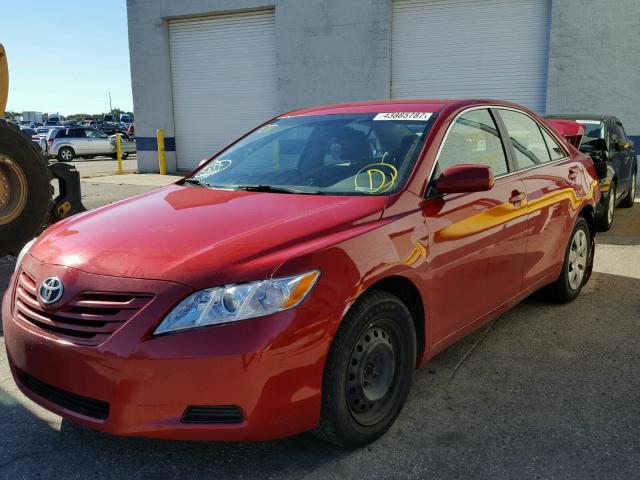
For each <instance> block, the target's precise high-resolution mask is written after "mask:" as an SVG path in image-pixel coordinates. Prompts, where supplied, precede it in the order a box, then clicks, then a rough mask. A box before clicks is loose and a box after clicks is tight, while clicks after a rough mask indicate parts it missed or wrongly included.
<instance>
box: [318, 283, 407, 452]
mask: <svg viewBox="0 0 640 480" xmlns="http://www.w3.org/2000/svg"><path fill="white" fill-rule="evenodd" d="M415 362H416V334H415V329H414V326H413V320H412V318H411V314H410V313H409V310H408V309H407V307H406V306H405V305H404V304H403V303H402V302H401V301H400V300H399V299H398V298H397V297H395V296H394V295H391V294H389V293H386V292H380V291H371V292H369V293H366V294H365V295H364V296H363V297H362V298H361V299H360V300H358V302H357V303H356V304H355V305H354V306H353V307H352V308H351V310H350V311H349V313H348V314H347V315H346V316H345V318H344V320H343V321H342V324H341V325H340V328H339V329H338V332H337V333H336V336H335V338H334V340H333V343H332V345H331V349H330V351H329V355H328V357H327V362H326V364H325V368H324V376H323V382H322V409H321V412H320V424H319V426H318V428H317V429H316V430H314V432H313V433H314V434H315V435H317V436H318V437H320V438H322V439H324V440H326V441H328V442H331V443H333V444H336V445H339V446H344V447H360V446H363V445H366V444H368V443H370V442H372V441H374V440H376V439H377V438H379V437H380V436H381V435H383V434H384V433H385V432H386V431H387V430H388V429H389V427H390V426H391V425H392V424H393V422H394V421H395V419H396V417H397V416H398V414H399V413H400V411H401V410H402V407H403V406H404V403H405V401H406V399H407V396H408V394H409V390H410V388H411V383H412V380H413V372H414V370H415Z"/></svg>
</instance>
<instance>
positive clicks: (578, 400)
mask: <svg viewBox="0 0 640 480" xmlns="http://www.w3.org/2000/svg"><path fill="white" fill-rule="evenodd" d="M94 161H95V160H94ZM90 185H92V184H91V180H90V179H88V180H85V182H83V187H86V188H95V190H94V193H95V192H98V191H100V189H102V190H103V191H104V192H106V193H105V198H104V199H102V200H100V201H102V202H103V203H106V202H108V201H112V200H113V199H114V198H116V197H118V196H121V197H125V196H129V195H130V194H132V193H138V192H131V190H130V187H131V185H120V186H119V187H121V190H117V189H115V187H113V186H109V187H108V188H107V187H105V185H104V184H95V185H97V186H94V187H89V186H90ZM137 187H138V188H139V189H141V190H144V189H147V190H148V189H150V188H153V187H151V186H144V185H142V186H140V185H138V186H137ZM85 193H86V195H93V194H92V193H90V190H86V192H85ZM87 203H89V202H87ZM94 203H95V200H94ZM91 206H96V205H91ZM616 216H617V218H616V221H615V224H614V227H613V229H612V230H611V231H610V232H608V233H607V234H601V235H599V237H598V250H597V254H596V265H595V273H594V275H593V277H592V279H591V281H590V283H589V284H588V286H587V287H586V288H585V290H584V291H583V293H582V294H581V295H580V297H579V298H578V299H577V300H576V301H575V302H573V303H571V304H569V305H562V306H557V305H549V304H548V303H546V302H545V300H544V299H543V298H542V297H541V296H540V295H534V296H532V297H531V298H529V299H527V300H526V301H525V302H523V303H522V304H521V305H519V306H518V307H516V308H515V309H513V310H512V311H510V312H508V313H506V314H504V315H502V316H500V317H499V318H498V319H497V320H496V321H495V322H493V323H492V324H491V325H489V326H487V327H486V328H484V329H482V330H480V331H478V332H476V333H475V334H473V335H471V336H470V337H468V338H467V339H465V340H463V341H461V342H460V343H458V344H457V345H455V346H453V347H451V348H449V349H448V350H446V351H444V352H443V353H442V354H440V355H438V356H437V357H436V358H435V359H434V360H433V361H432V362H431V363H430V364H428V365H426V366H425V367H423V368H422V369H421V370H419V371H418V372H417V373H416V377H415V383H414V388H413V391H412V394H411V396H410V399H409V402H408V403H407V405H406V407H405V409H404V410H403V412H402V414H401V415H400V417H399V419H398V421H397V422H396V424H395V425H394V426H393V427H392V429H391V430H390V431H389V432H388V434H387V435H386V436H384V437H383V438H382V439H381V440H379V441H378V442H376V443H374V444H373V445H371V446H370V447H368V448H365V449H361V450H357V451H344V450H340V449H337V448H334V447H332V446H329V445H327V444H325V443H323V442H321V441H319V440H316V439H315V438H314V437H313V436H311V435H309V434H304V435H299V436H297V437H294V438H290V439H285V440H281V441H274V442H264V443H253V444H224V443H187V442H172V441H153V440H146V439H132V438H116V437H111V436H107V435H104V434H100V433H96V432H93V431H90V430H87V429H85V428H81V427H78V426H74V425H73V424H71V423H70V422H67V421H62V420H61V419H60V418H59V417H57V416H55V415H53V414H50V413H48V412H47V411H46V410H44V409H42V408H40V407H38V406H36V405H35V404H33V403H32V402H31V401H29V400H27V399H26V398H25V397H24V396H23V395H21V394H20V393H19V392H18V390H17V388H16V387H15V385H14V383H13V381H12V379H11V377H10V373H9V370H8V366H7V362H6V354H5V351H4V339H3V338H2V337H1V336H0V343H1V344H2V345H0V425H1V426H2V436H1V437H0V478H7V479H17V478H87V477H91V478H107V477H109V478H112V477H125V476H126V477H127V478H169V477H171V478H204V477H206V478H224V479H230V478H277V479H285V478H296V479H298V478H308V479H323V480H325V479H327V478H374V477H375V478H428V477H433V478H465V479H467V478H518V479H520V478H576V479H585V478H594V479H595V478H597V479H602V478H638V477H640V435H638V432H639V431H640V415H639V412H640V325H639V323H640V204H638V199H637V200H636V206H635V208H634V209H631V210H623V209H619V210H617V211H616ZM12 268H13V266H12V265H11V264H10V263H4V264H2V263H0V291H2V290H4V288H5V285H6V282H7V281H8V276H9V273H10V271H11V270H12ZM461 295H464V292H461Z"/></svg>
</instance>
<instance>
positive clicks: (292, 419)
mask: <svg viewBox="0 0 640 480" xmlns="http://www.w3.org/2000/svg"><path fill="white" fill-rule="evenodd" d="M24 264H28V265H29V268H31V269H32V273H31V274H32V275H33V276H34V277H36V278H38V279H40V280H41V279H42V278H43V277H44V278H46V276H50V275H54V274H55V275H57V276H59V277H60V278H62V279H63V281H65V279H75V280H71V281H70V284H71V287H72V288H73V285H83V286H85V285H86V286H88V287H87V288H86V289H87V290H91V291H96V290H100V288H98V287H99V286H100V285H102V286H103V287H105V286H106V287H109V284H110V283H111V282H114V281H116V282H117V283H118V286H119V288H120V291H123V288H124V289H125V290H124V291H139V290H140V288H142V285H141V283H140V282H144V283H145V284H146V285H147V286H146V288H152V289H154V290H156V291H159V292H162V297H161V296H160V295H158V298H156V299H154V301H152V302H151V303H150V304H149V305H148V306H147V307H145V308H143V309H142V310H141V311H140V312H139V313H138V314H137V315H136V316H134V317H133V318H132V319H131V320H129V321H128V322H127V323H125V324H124V325H123V326H122V327H121V328H120V329H119V330H117V331H116V332H115V333H113V334H112V335H111V336H110V337H109V338H108V339H107V340H106V341H104V342H103V343H101V344H100V345H98V346H82V345H77V344H73V343H71V342H68V341H62V340H60V339H59V338H55V336H54V335H51V334H50V332H44V331H40V330H39V329H38V328H37V327H35V326H33V325H30V324H28V323H27V322H25V321H23V320H22V319H21V318H18V317H17V316H15V315H14V313H15V311H14V309H13V298H14V294H15V290H16V286H15V284H16V279H15V278H14V279H12V284H11V287H10V288H9V289H8V290H7V292H6V293H5V296H4V302H3V306H2V320H3V328H4V336H5V343H6V348H7V353H8V357H9V362H10V366H11V371H12V373H13V376H14V379H15V380H16V383H17V385H18V386H19V388H20V389H21V390H22V392H23V393H24V394H25V395H26V396H28V397H29V398H31V399H32V400H33V401H35V402H36V403H38V404H40V405H42V406H43V407H45V408H46V409H48V410H50V411H52V412H55V413H57V414H59V415H61V416H63V417H65V418H68V419H70V420H72V421H74V422H77V423H80V424H83V425H86V426H88V427H91V428H94V429H97V430H100V431H103V432H107V433H111V434H116V435H135V436H146V437H156V438H172V439H193V440H266V439H272V438H279V437H284V436H288V435H293V434H296V433H300V432H303V431H307V430H310V429H312V428H314V427H315V426H317V424H318V421H319V414H320V400H321V395H320V388H321V383H322V370H323V367H324V359H325V356H326V353H327V351H328V348H329V343H330V341H329V336H328V335H327V334H326V330H327V327H328V325H329V323H330V322H331V318H329V317H326V321H315V322H313V323H310V322H308V321H305V320H304V319H305V318H307V319H308V318H309V317H308V315H309V314H315V315H317V314H319V313H320V315H322V309H318V308H317V306H315V307H314V305H313V302H310V301H307V302H305V303H303V304H302V305H301V306H300V307H299V308H297V309H293V310H289V311H286V312H281V313H280V314H276V315H271V316H268V317H263V318H258V319H251V320H247V321H242V322H237V323H230V324H226V325H219V326H212V327H205V328H200V329H196V330H192V331H187V332H182V333H176V334H171V335H165V336H159V337H152V336H151V335H150V333H151V332H152V331H153V328H154V327H155V325H156V324H157V322H158V320H159V319H160V318H162V317H163V316H164V315H165V314H166V312H167V311H168V310H169V309H170V308H171V307H172V306H173V305H175V303H177V302H178V301H179V300H180V299H181V298H182V297H184V296H185V295H186V294H187V293H188V292H189V289H188V288H187V287H184V286H181V285H178V284H171V283H170V282H160V281H147V280H137V279H114V277H100V276H96V275H91V274H88V273H84V272H80V271H78V270H74V269H69V268H65V267H59V266H50V265H49V266H45V265H41V264H39V263H38V262H36V261H35V260H33V259H29V258H28V260H25V262H23V265H24ZM33 271H35V273H33ZM65 283H66V281H65ZM102 290H104V288H103V289H102ZM308 300H311V298H310V299H308ZM25 374H26V375H27V377H28V378H30V379H36V380H37V381H38V382H42V383H44V384H46V385H48V386H49V387H53V388H54V389H57V390H61V391H62V392H63V393H64V392H68V393H69V394H71V395H73V396H81V397H87V398H88V399H92V400H95V401H99V402H106V403H108V407H109V408H108V416H107V417H106V418H104V419H102V418H96V416H92V415H87V414H83V413H80V412H79V411H78V409H77V408H76V409H74V408H71V409H70V408H66V407H65V406H64V405H63V403H64V402H57V401H51V397H47V396H46V395H45V396H42V395H41V394H40V393H36V391H34V389H33V388H30V385H31V386H32V385H33V384H30V383H29V382H25V381H24V379H25ZM61 403H62V404H61ZM188 406H235V407H238V408H239V410H240V411H241V412H242V415H243V420H242V421H241V422H240V423H229V424H220V423H218V424H208V423H207V424H198V423H184V422H183V421H182V417H183V415H184V413H185V410H186V409H187V407H188Z"/></svg>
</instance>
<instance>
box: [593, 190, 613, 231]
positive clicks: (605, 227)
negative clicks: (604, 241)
mask: <svg viewBox="0 0 640 480" xmlns="http://www.w3.org/2000/svg"><path fill="white" fill-rule="evenodd" d="M616 192H617V190H616V182H614V181H613V180H612V181H611V183H610V184H609V194H608V195H607V199H606V202H605V204H604V212H602V215H601V216H600V217H598V219H597V220H596V222H597V227H598V230H600V231H601V232H607V231H609V230H610V229H611V226H612V225H613V216H614V214H615V211H616Z"/></svg>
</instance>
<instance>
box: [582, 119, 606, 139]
mask: <svg viewBox="0 0 640 480" xmlns="http://www.w3.org/2000/svg"><path fill="white" fill-rule="evenodd" d="M576 122H578V123H579V124H580V125H582V126H583V127H584V136H585V137H589V138H604V124H603V123H602V122H600V121H598V120H576Z"/></svg>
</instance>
